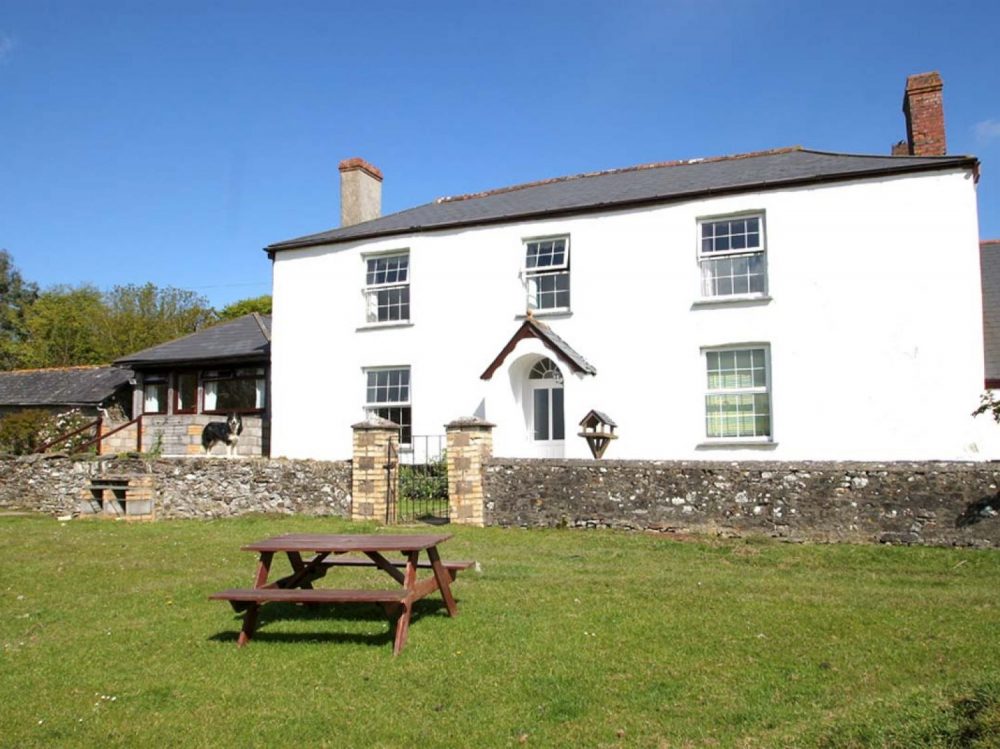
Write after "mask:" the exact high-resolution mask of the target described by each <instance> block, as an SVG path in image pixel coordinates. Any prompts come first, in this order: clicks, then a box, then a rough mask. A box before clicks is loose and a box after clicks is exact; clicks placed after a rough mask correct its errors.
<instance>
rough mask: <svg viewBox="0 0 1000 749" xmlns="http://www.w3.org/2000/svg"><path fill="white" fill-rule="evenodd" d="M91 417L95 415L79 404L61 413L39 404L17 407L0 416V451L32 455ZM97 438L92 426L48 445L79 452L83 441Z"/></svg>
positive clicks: (55, 449) (54, 448)
mask: <svg viewBox="0 0 1000 749" xmlns="http://www.w3.org/2000/svg"><path fill="white" fill-rule="evenodd" d="M91 421H93V419H91V418H89V417H87V416H86V415H84V414H83V413H81V412H80V410H79V409H76V408H74V409H71V410H69V411H65V412H63V413H60V414H52V413H49V412H48V411H45V410H43V409H39V408H29V409H25V410H24V411H17V412H16V413H12V414H11V415H10V416H5V417H4V418H3V419H2V420H0V451H2V452H5V453H10V454H13V455H30V454H31V453H34V452H37V451H38V449H39V448H40V447H42V446H43V445H45V444H47V443H49V442H51V441H52V440H54V439H56V438H58V437H60V436H61V435H63V434H68V433H69V432H74V431H76V430H77V429H80V428H81V427H83V426H86V425H87V424H88V423H90V422H91ZM93 438H94V434H93V430H90V429H88V430H85V431H83V432H81V433H80V434H77V435H75V436H73V437H70V438H69V439H66V440H62V441H60V442H58V443H56V444H54V445H50V446H49V447H48V448H47V449H48V451H51V452H67V453H73V452H78V451H79V449H80V446H81V445H83V444H84V443H85V442H88V441H90V440H91V439H93Z"/></svg>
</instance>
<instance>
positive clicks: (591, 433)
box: [578, 410, 618, 460]
mask: <svg viewBox="0 0 1000 749" xmlns="http://www.w3.org/2000/svg"><path fill="white" fill-rule="evenodd" d="M580 428H581V429H583V431H582V432H580V433H579V434H578V436H580V437H583V438H584V439H585V440H587V444H588V445H590V454H591V455H593V456H594V458H595V459H598V460H599V459H600V458H602V457H603V456H604V451H605V450H607V449H608V443H609V442H611V440H616V439H618V435H617V434H615V429H617V428H618V425H617V424H615V422H614V421H613V420H612V419H611V417H610V416H608V415H607V414H605V413H601V412H600V411H594V410H591V411H589V412H588V413H587V415H586V416H584V417H583V421H581V422H580Z"/></svg>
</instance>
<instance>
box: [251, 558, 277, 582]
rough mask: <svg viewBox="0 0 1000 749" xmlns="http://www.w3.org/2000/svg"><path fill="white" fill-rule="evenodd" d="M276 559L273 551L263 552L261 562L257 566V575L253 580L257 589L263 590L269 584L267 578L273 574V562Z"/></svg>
mask: <svg viewBox="0 0 1000 749" xmlns="http://www.w3.org/2000/svg"><path fill="white" fill-rule="evenodd" d="M272 559H274V552H273V551H262V552H261V554H260V562H259V563H258V564H257V575H256V577H254V579H253V586H254V587H255V588H263V587H264V586H265V585H266V584H267V576H268V575H269V574H271V560H272Z"/></svg>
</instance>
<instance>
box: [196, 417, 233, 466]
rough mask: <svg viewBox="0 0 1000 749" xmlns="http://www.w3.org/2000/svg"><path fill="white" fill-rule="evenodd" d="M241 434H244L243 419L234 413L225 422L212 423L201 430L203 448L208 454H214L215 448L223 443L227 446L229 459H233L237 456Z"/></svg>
mask: <svg viewBox="0 0 1000 749" xmlns="http://www.w3.org/2000/svg"><path fill="white" fill-rule="evenodd" d="M241 434H243V419H241V418H240V415H239V414H237V413H232V414H229V418H227V419H226V420H225V421H210V422H208V423H207V424H206V425H205V428H204V429H202V430H201V446H202V447H203V448H205V453H206V454H208V453H210V452H212V448H213V447H215V446H216V445H218V444H220V443H221V444H223V445H225V446H226V450H227V452H228V453H229V457H232V456H233V455H235V454H236V446H237V445H238V444H239V442H240V435H241Z"/></svg>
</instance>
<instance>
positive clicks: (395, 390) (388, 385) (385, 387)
mask: <svg viewBox="0 0 1000 749" xmlns="http://www.w3.org/2000/svg"><path fill="white" fill-rule="evenodd" d="M365 378H366V388H365V412H366V413H368V414H370V415H373V416H379V417H381V418H383V419H388V420H389V421H392V422H395V423H396V424H399V442H400V444H401V445H409V444H411V443H412V441H413V410H412V406H411V403H410V368H409V367H391V368H390V367H384V368H381V367H380V368H378V369H366V370H365Z"/></svg>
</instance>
